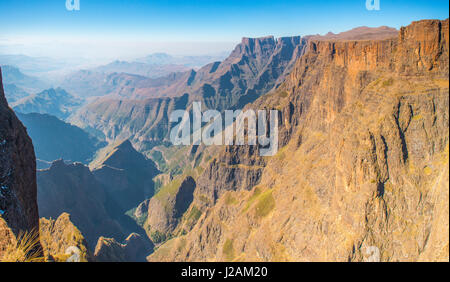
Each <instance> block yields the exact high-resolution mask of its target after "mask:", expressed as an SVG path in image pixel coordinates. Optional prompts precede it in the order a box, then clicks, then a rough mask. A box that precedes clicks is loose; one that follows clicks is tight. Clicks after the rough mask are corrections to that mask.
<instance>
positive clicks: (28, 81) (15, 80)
mask: <svg viewBox="0 0 450 282" xmlns="http://www.w3.org/2000/svg"><path fill="white" fill-rule="evenodd" d="M0 62H2V61H1V60H0ZM2 72H3V83H4V84H15V85H16V86H18V87H20V88H22V89H24V90H25V91H27V92H31V93H32V92H38V91H42V90H43V89H45V88H48V87H49V85H48V84H47V83H45V82H43V81H41V80H40V79H38V78H36V77H33V76H29V75H26V74H24V73H23V72H22V71H21V70H19V69H18V68H17V67H14V66H11V65H2Z"/></svg>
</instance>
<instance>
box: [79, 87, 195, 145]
mask: <svg viewBox="0 0 450 282" xmlns="http://www.w3.org/2000/svg"><path fill="white" fill-rule="evenodd" d="M188 98H189V97H188V95H184V96H182V97H175V98H159V99H147V100H130V99H127V100H123V101H122V100H109V99H106V100H105V99H99V100H97V101H95V102H93V103H90V104H89V105H87V106H85V107H83V108H81V109H80V110H79V111H78V112H77V114H75V115H74V116H72V117H71V118H70V122H71V123H72V124H74V125H76V126H79V127H81V128H83V129H85V130H86V131H88V132H89V133H91V134H92V135H94V136H97V137H98V138H100V139H102V140H107V141H108V142H114V141H115V140H126V139H130V141H132V142H133V143H135V145H136V148H137V149H138V150H139V151H142V150H143V149H144V148H151V147H153V146H155V145H158V144H160V143H161V140H164V139H165V138H166V137H167V135H168V123H169V122H168V121H169V116H168V115H169V113H170V112H171V111H172V110H176V109H186V108H187V106H188ZM95 119H98V120H96V121H95V122H94V120H95ZM136 140H139V142H136Z"/></svg>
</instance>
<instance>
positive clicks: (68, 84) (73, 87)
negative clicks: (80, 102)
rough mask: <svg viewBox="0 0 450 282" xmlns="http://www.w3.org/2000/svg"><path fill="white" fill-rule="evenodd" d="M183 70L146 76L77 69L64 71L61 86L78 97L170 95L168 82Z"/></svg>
mask: <svg viewBox="0 0 450 282" xmlns="http://www.w3.org/2000/svg"><path fill="white" fill-rule="evenodd" d="M184 76H186V74H184V73H171V74H169V75H167V76H164V77H159V78H149V77H145V76H141V75H136V74H128V73H102V72H96V71H92V70H80V71H77V72H75V73H71V74H70V75H68V76H67V77H66V78H65V79H64V81H63V82H62V83H61V86H62V87H63V88H64V89H67V90H68V91H70V92H71V93H75V94H76V95H77V96H79V97H85V98H87V97H101V96H107V95H108V96H112V97H121V98H123V99H130V98H140V99H143V98H149V97H164V96H170V93H171V92H172V91H171V86H172V85H173V84H175V83H176V82H177V81H179V80H180V78H182V77H184ZM172 96H173V95H172Z"/></svg>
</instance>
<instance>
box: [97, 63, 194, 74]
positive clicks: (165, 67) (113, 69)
mask: <svg viewBox="0 0 450 282" xmlns="http://www.w3.org/2000/svg"><path fill="white" fill-rule="evenodd" d="M92 70H93V71H97V72H102V73H107V74H110V73H129V74H136V75H142V76H146V77H150V78H156V77H162V76H166V75H168V74H170V73H173V72H184V71H187V70H189V68H188V67H187V66H184V65H176V64H147V63H140V62H126V61H114V62H112V63H110V64H107V65H104V66H100V67H97V68H94V69H92Z"/></svg>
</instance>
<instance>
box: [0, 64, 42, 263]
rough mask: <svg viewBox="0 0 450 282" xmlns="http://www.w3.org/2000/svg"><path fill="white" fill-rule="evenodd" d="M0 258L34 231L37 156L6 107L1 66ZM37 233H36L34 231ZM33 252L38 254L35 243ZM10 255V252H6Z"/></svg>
mask: <svg viewBox="0 0 450 282" xmlns="http://www.w3.org/2000/svg"><path fill="white" fill-rule="evenodd" d="M0 152H1V153H0V235H1V236H0V260H2V259H3V256H4V255H5V248H7V247H8V246H10V245H11V243H12V242H14V241H15V240H16V239H17V236H18V235H20V234H21V233H22V232H28V234H31V233H33V232H37V239H39V215H38V206H37V201H36V193H37V188H36V157H35V155H34V149H33V143H32V141H31V139H30V137H29V136H28V134H27V131H26V129H25V127H24V126H23V125H22V123H21V122H20V121H19V119H18V118H17V117H16V115H15V114H14V112H13V111H12V110H11V109H10V108H9V106H8V103H7V101H6V98H5V94H4V91H3V82H2V69H1V68H0ZM35 234H36V233H35ZM34 251H35V252H37V253H40V252H41V251H42V248H41V246H40V244H39V243H38V244H37V245H36V246H35V247H34ZM6 255H11V254H6Z"/></svg>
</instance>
